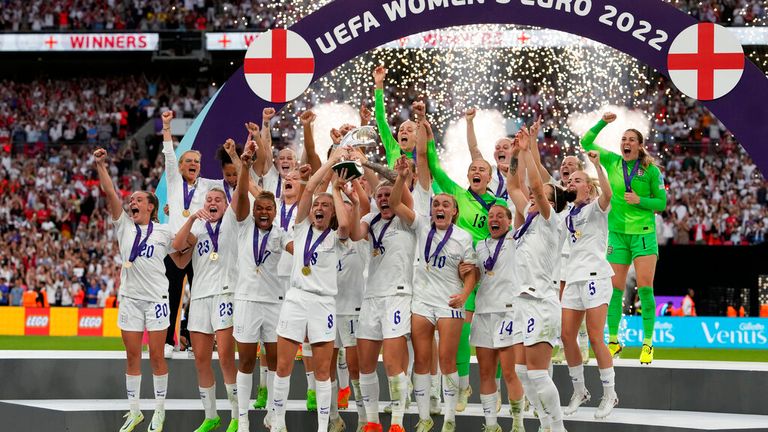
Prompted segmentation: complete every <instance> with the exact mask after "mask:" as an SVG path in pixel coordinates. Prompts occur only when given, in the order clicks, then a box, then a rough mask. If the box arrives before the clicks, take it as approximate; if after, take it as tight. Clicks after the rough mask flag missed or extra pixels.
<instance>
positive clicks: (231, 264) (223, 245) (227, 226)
mask: <svg viewBox="0 0 768 432" xmlns="http://www.w3.org/2000/svg"><path fill="white" fill-rule="evenodd" d="M246 220H247V219H246ZM221 223H222V224H223V225H222V226H221V231H222V232H221V234H220V235H219V255H221V253H222V252H223V253H224V258H225V261H224V263H225V264H226V267H225V280H224V284H223V286H222V288H221V293H222V294H230V293H233V292H235V286H236V285H237V273H238V271H237V255H238V245H237V239H238V236H239V235H240V232H239V227H238V225H237V216H235V211H234V209H232V207H227V211H226V212H224V217H223V218H222V219H221Z"/></svg>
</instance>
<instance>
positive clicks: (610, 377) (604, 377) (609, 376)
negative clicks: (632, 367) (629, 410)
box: [600, 366, 616, 396]
mask: <svg viewBox="0 0 768 432" xmlns="http://www.w3.org/2000/svg"><path fill="white" fill-rule="evenodd" d="M615 379H616V372H614V371H613V366H611V367H609V368H606V369H600V381H601V382H602V383H603V395H604V396H609V395H610V396H616V382H615Z"/></svg>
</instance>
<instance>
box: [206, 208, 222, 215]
mask: <svg viewBox="0 0 768 432" xmlns="http://www.w3.org/2000/svg"><path fill="white" fill-rule="evenodd" d="M218 212H219V209H218V207H216V206H210V207H208V213H210V214H211V216H216V213H218Z"/></svg>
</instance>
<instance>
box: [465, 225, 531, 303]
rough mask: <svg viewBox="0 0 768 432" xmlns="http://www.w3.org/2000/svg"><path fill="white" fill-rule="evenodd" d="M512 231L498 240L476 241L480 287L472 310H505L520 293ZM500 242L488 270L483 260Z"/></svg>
mask: <svg viewBox="0 0 768 432" xmlns="http://www.w3.org/2000/svg"><path fill="white" fill-rule="evenodd" d="M513 236H514V230H510V231H509V232H508V233H507V234H506V235H505V236H504V237H502V238H501V239H500V240H494V239H492V238H491V237H488V238H487V239H485V240H483V241H479V242H477V267H478V268H480V287H479V288H478V289H477V297H476V299H475V313H488V312H504V311H506V310H507V305H508V304H509V303H511V302H512V300H513V299H514V298H515V297H517V296H518V295H520V281H519V279H518V275H517V268H516V267H517V262H516V261H517V258H516V252H517V251H516V248H515V239H514V237H513ZM499 242H501V243H502V246H501V250H500V251H499V255H498V257H497V259H496V263H495V265H494V266H493V268H492V269H491V270H486V268H485V262H486V261H487V260H488V258H490V257H491V256H492V255H493V254H494V252H496V247H497V246H498V244H499Z"/></svg>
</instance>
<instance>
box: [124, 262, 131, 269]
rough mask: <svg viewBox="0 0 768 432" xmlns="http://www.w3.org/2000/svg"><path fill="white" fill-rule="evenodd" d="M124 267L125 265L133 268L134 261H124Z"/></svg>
mask: <svg viewBox="0 0 768 432" xmlns="http://www.w3.org/2000/svg"><path fill="white" fill-rule="evenodd" d="M123 267H125V268H131V267H133V263H132V262H130V261H126V262H124V263H123Z"/></svg>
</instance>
